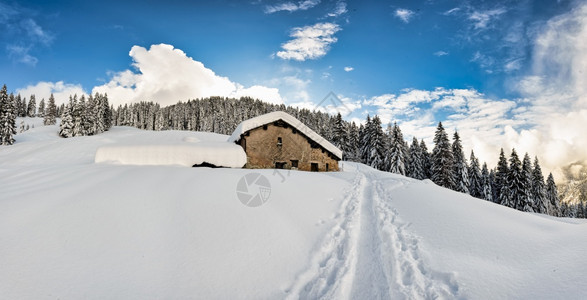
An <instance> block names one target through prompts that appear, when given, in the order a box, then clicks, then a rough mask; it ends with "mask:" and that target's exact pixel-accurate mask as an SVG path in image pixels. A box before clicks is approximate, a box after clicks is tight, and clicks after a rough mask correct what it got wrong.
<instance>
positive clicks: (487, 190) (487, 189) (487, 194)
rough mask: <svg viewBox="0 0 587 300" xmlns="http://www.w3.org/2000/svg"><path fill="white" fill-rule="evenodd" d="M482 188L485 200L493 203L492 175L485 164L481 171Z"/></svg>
mask: <svg viewBox="0 0 587 300" xmlns="http://www.w3.org/2000/svg"><path fill="white" fill-rule="evenodd" d="M481 186H482V190H483V199H485V200H487V201H492V202H493V193H492V191H491V175H490V173H489V170H488V169H487V164H486V163H483V169H482V170H481Z"/></svg>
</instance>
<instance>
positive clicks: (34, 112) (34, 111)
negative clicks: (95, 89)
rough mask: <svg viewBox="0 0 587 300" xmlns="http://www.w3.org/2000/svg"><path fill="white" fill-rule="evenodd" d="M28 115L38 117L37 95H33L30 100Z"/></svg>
mask: <svg viewBox="0 0 587 300" xmlns="http://www.w3.org/2000/svg"><path fill="white" fill-rule="evenodd" d="M26 115H27V117H31V118H32V117H36V116H37V100H36V99H35V95H31V99H30V100H29V106H28V107H27V113H26Z"/></svg>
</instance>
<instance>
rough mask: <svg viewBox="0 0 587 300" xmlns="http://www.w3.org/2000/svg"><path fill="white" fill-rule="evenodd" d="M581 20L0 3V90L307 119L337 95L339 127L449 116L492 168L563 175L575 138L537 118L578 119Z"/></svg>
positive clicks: (416, 5)
mask: <svg viewBox="0 0 587 300" xmlns="http://www.w3.org/2000/svg"><path fill="white" fill-rule="evenodd" d="M586 18H587V4H586V3H585V1H571V0H561V1H448V0H424V1H342V0H332V1H329V0H322V1H320V0H301V1H298V0H279V1H263V0H260V1H214V2H208V1H201V2H200V1H192V2H191V3H189V2H188V1H175V0H171V1H124V3H120V2H119V1H100V2H95V1H18V2H15V1H5V0H0V31H1V32H0V41H1V46H0V78H1V79H2V80H0V81H1V83H6V84H7V85H8V88H9V90H10V91H14V92H20V93H22V94H23V96H25V97H28V96H29V94H31V93H35V94H36V95H37V98H41V97H46V96H47V94H48V93H49V92H54V93H55V94H56V95H58V98H60V99H58V100H60V101H64V100H65V99H66V97H67V95H68V94H70V93H89V92H96V91H100V92H108V94H109V96H110V101H111V102H112V103H114V104H120V103H124V102H133V101H140V100H154V101H158V102H161V103H162V104H171V103H175V102H177V101H179V100H187V99H189V98H197V97H205V96H209V95H212V94H219V95H223V96H242V95H251V96H256V97H260V98H263V99H265V100H266V101H269V102H275V103H285V104H289V105H296V106H299V107H308V108H315V107H316V104H317V103H318V102H320V101H321V100H322V99H323V97H324V96H326V95H327V94H328V93H329V92H330V91H332V92H334V93H335V94H337V95H338V97H339V98H340V99H342V101H343V103H344V104H343V105H339V106H338V107H335V106H331V107H320V109H323V110H326V111H330V112H336V111H341V112H343V114H344V115H345V118H346V119H348V120H356V121H360V120H363V119H364V118H365V116H366V114H368V113H369V114H371V115H373V114H379V115H381V117H382V119H383V121H384V122H394V121H397V122H398V123H399V124H400V125H401V126H402V129H403V130H404V133H405V135H406V136H407V137H411V136H412V135H415V136H417V137H419V138H425V139H429V138H430V137H431V135H432V133H433V131H434V127H435V125H436V123H437V122H438V121H444V122H445V123H446V125H447V128H449V129H450V130H455V129H457V130H459V131H461V133H462V134H461V135H462V136H464V137H465V139H464V140H465V144H466V145H465V148H466V149H467V150H468V149H474V150H475V151H476V152H479V153H481V154H480V156H482V157H483V156H484V155H485V156H486V157H483V158H485V159H486V160H487V161H489V162H492V161H494V160H495V159H493V156H496V155H495V152H494V151H496V149H498V148H499V147H506V148H508V147H510V148H511V147H517V148H521V149H522V151H529V152H531V153H534V154H536V155H539V156H541V158H543V159H545V160H547V161H548V162H549V163H550V164H551V165H557V164H562V163H567V162H569V161H571V160H576V159H587V157H582V156H581V155H580V154H578V153H582V152H585V151H583V150H584V149H585V148H581V147H582V146H587V142H586V141H584V140H583V138H581V135H582V134H579V132H577V133H576V134H566V136H565V137H564V138H562V139H561V138H558V137H557V136H556V134H557V128H558V127H553V126H554V125H553V124H551V123H552V122H545V121H544V120H545V119H546V118H553V119H557V120H559V119H560V120H561V122H563V120H569V118H570V119H573V118H574V119H577V120H578V122H579V123H581V122H580V121H582V120H583V119H584V115H583V113H584V108H585V107H586V105H585V103H584V102H587V101H585V88H583V87H582V86H583V84H584V83H587V82H586V79H584V77H586V76H581V74H585V73H582V72H583V71H585V72H587V70H585V67H586V62H587V57H586V55H585V51H584V50H585V43H586V42H585V40H587V36H586V34H585V33H586V32H587V29H586V28H587V20H586ZM547 96H548V97H547ZM550 112H555V113H556V114H555V115H552V114H551V113H550ZM573 114H574V115H573ZM574 119H573V120H574ZM561 124H562V123H561ZM561 126H562V127H565V126H563V125H561ZM562 127H561V128H562ZM579 129H581V127H578V130H579ZM463 133H464V134H463ZM549 147H550V148H549ZM540 149H542V150H540ZM547 149H557V150H556V153H557V154H556V155H553V154H552V150H547ZM485 153H486V154H485ZM559 153H562V154H560V155H559ZM495 158H496V157H495Z"/></svg>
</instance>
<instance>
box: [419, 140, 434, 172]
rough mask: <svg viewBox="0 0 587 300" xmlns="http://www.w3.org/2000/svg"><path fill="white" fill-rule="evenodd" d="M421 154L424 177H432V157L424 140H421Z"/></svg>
mask: <svg viewBox="0 0 587 300" xmlns="http://www.w3.org/2000/svg"><path fill="white" fill-rule="evenodd" d="M420 154H421V155H422V170H423V171H424V172H423V174H424V179H430V178H431V177H432V157H431V155H430V152H428V147H426V143H425V142H424V140H421V141H420Z"/></svg>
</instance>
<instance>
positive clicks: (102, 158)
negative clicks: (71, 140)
mask: <svg viewBox="0 0 587 300" xmlns="http://www.w3.org/2000/svg"><path fill="white" fill-rule="evenodd" d="M94 160H95V162H96V163H103V162H106V163H116V164H123V165H181V166H188V167H191V166H193V165H196V164H197V165H199V164H202V163H209V164H212V165H215V166H217V167H228V168H242V167H243V166H244V165H245V164H246V163H247V155H246V153H245V151H244V150H243V148H242V147H240V146H239V145H235V144H231V143H227V142H212V141H203V142H197V143H185V144H170V145H130V146H103V147H100V148H98V150H97V151H96V157H95V159H94Z"/></svg>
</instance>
